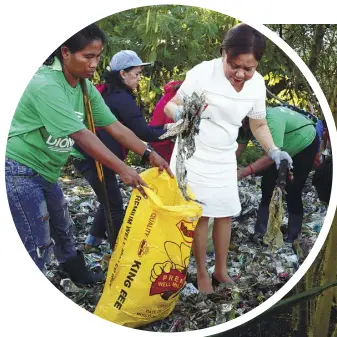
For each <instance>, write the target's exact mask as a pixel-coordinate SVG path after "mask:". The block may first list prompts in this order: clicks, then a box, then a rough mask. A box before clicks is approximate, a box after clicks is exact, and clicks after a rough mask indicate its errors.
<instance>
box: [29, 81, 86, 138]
mask: <svg viewBox="0 0 337 337" xmlns="http://www.w3.org/2000/svg"><path fill="white" fill-rule="evenodd" d="M33 104H34V108H35V109H36V111H38V114H39V116H40V119H41V123H42V124H43V126H44V127H45V128H46V130H47V132H48V133H49V134H50V135H51V136H52V137H55V138H58V137H66V136H68V135H70V134H72V133H74V132H77V131H80V130H82V129H85V128H86V126H85V125H84V124H83V123H82V122H81V121H80V120H79V118H78V117H77V116H76V114H75V111H74V109H73V107H72V106H71V104H70V103H69V100H68V98H67V96H66V94H65V92H64V89H63V88H62V87H61V86H59V85H57V84H54V83H51V84H47V85H43V86H42V87H40V88H39V90H38V91H37V93H36V96H35V101H34V103H33Z"/></svg>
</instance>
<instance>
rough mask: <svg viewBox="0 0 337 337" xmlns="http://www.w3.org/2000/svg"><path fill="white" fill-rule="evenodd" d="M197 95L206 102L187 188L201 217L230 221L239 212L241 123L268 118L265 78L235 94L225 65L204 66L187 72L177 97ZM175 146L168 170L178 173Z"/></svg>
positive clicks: (256, 77)
mask: <svg viewBox="0 0 337 337" xmlns="http://www.w3.org/2000/svg"><path fill="white" fill-rule="evenodd" d="M193 92H196V93H197V94H199V95H200V94H201V92H203V93H204V94H205V96H206V103H207V104H208V106H207V108H206V110H205V111H204V112H203V114H202V120H201V123H200V132H199V135H197V136H196V137H195V143H196V151H195V153H194V155H193V156H192V158H190V159H189V160H187V161H186V162H185V165H186V169H187V181H188V185H189V187H190V188H191V190H192V192H193V193H194V195H195V197H196V199H197V200H200V201H202V202H204V203H205V205H203V206H202V207H203V216H207V217H214V218H220V217H227V216H234V215H237V214H238V213H239V212H240V211H241V205H240V199H239V194H238V185H237V163H236V156H235V151H236V149H237V146H238V145H237V142H236V138H237V136H238V130H239V127H240V126H241V121H242V120H243V118H244V117H246V116H247V115H248V117H249V118H253V119H263V118H265V116H266V106H265V100H266V87H265V83H264V79H263V77H262V76H261V75H260V74H259V73H258V72H255V73H254V76H253V77H252V78H251V79H250V80H249V81H247V82H246V83H245V84H244V87H243V89H242V90H241V91H240V92H237V91H236V90H235V89H234V87H233V86H232V85H231V83H230V82H229V81H228V79H227V78H226V77H225V75H224V71H223V65H222V59H221V58H218V59H215V60H212V61H205V62H202V63H200V64H199V65H197V66H195V67H194V68H193V69H191V70H190V71H188V73H187V75H186V78H185V81H184V82H183V84H182V86H181V87H180V88H179V91H178V95H179V96H180V97H181V98H182V97H183V96H184V95H191V94H192V93H193ZM176 154H177V143H176V144H175V147H174V150H173V154H172V158H171V162H170V167H171V170H172V171H173V172H175V168H176Z"/></svg>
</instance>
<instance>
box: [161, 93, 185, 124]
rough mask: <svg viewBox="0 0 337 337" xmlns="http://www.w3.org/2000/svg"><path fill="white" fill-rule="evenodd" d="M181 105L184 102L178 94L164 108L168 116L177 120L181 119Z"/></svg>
mask: <svg viewBox="0 0 337 337" xmlns="http://www.w3.org/2000/svg"><path fill="white" fill-rule="evenodd" d="M179 106H180V107H182V106H183V102H182V101H181V99H180V98H179V97H178V95H177V94H176V95H175V96H174V97H173V98H172V99H171V100H170V101H169V102H168V103H167V104H166V105H165V108H164V113H165V114H166V116H167V117H169V118H171V119H173V120H174V121H175V122H177V121H178V120H179V119H180V114H181V111H179Z"/></svg>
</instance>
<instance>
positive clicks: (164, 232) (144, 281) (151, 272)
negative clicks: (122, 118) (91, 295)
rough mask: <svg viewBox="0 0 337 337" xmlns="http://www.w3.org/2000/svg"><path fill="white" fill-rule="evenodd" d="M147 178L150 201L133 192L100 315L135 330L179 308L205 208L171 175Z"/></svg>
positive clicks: (147, 175) (145, 174)
mask: <svg viewBox="0 0 337 337" xmlns="http://www.w3.org/2000/svg"><path fill="white" fill-rule="evenodd" d="M141 177H142V178H143V180H144V181H145V182H146V183H147V185H148V186H149V189H148V188H145V190H146V193H147V195H148V198H147V199H144V198H143V197H142V195H141V194H140V193H139V191H138V190H137V189H135V190H133V192H132V195H131V199H130V202H129V205H128V208H127V210H126V214H125V217H124V222H123V225H122V228H121V230H120V232H119V235H118V238H117V242H116V246H115V251H114V253H113V254H112V257H111V260H110V262H109V268H108V274H107V279H106V282H105V286H104V290H103V294H102V296H101V298H100V301H99V303H98V305H97V307H96V310H95V312H94V314H95V315H97V316H99V317H101V318H104V319H106V320H109V321H111V322H114V323H117V324H120V325H124V326H128V327H134V328H135V327H139V326H142V325H146V324H149V323H151V322H154V321H157V320H161V319H164V318H165V317H167V316H168V315H169V314H170V313H171V312H172V310H173V309H174V306H175V304H176V302H177V300H178V297H179V294H180V291H181V290H182V288H183V286H184V283H185V279H186V274H187V266H188V264H189V259H190V254H191V245H192V241H193V233H194V229H195V226H196V224H197V222H198V220H199V218H200V216H201V213H202V208H201V206H200V205H199V204H197V203H195V202H192V201H190V202H188V201H186V200H185V199H184V198H183V196H182V193H181V191H180V190H179V187H178V183H177V180H176V179H175V178H174V179H172V178H170V176H169V175H168V174H167V172H166V171H164V172H163V173H162V174H159V173H158V169H157V168H152V169H149V170H147V171H145V172H143V173H142V174H141ZM189 193H190V192H189ZM190 195H191V196H192V194H191V193H190Z"/></svg>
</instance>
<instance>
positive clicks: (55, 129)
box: [6, 58, 116, 182]
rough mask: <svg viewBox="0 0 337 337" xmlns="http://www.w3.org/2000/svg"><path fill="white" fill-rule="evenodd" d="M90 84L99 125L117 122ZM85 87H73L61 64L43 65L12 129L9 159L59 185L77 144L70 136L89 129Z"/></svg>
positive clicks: (31, 83)
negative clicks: (63, 170) (65, 166)
mask: <svg viewBox="0 0 337 337" xmlns="http://www.w3.org/2000/svg"><path fill="white" fill-rule="evenodd" d="M86 81H87V86H88V94H89V99H90V102H91V106H92V113H93V117H94V121H95V125H96V126H106V125H109V124H111V123H113V122H115V121H116V117H115V116H114V115H113V114H112V113H111V111H110V109H109V107H108V106H107V105H106V104H105V103H104V100H103V99H102V96H101V94H100V93H99V92H98V90H97V89H96V88H95V87H94V86H93V84H92V83H91V82H90V81H89V80H86ZM85 123H86V121H85V110H84V103H83V93H82V89H81V85H80V84H79V83H78V84H77V86H76V87H75V88H73V87H71V86H70V85H69V83H68V82H67V80H66V79H65V77H64V75H63V72H62V67H61V63H60V61H59V60H58V59H57V58H55V62H54V63H53V64H52V65H51V66H45V65H43V66H41V67H40V68H39V70H38V71H37V72H36V73H35V75H34V76H33V78H32V79H31V81H30V82H29V84H28V86H27V88H26V89H25V91H24V93H23V95H22V97H21V99H20V101H19V104H18V106H17V108H16V110H15V113H14V117H13V120H12V124H11V127H10V130H9V139H8V142H7V149H6V156H7V157H9V158H11V159H13V160H15V161H17V162H19V163H21V164H24V165H26V166H28V167H30V168H32V169H34V170H35V171H36V172H37V173H39V174H40V175H41V176H42V177H44V178H45V179H46V180H48V181H50V182H56V181H57V180H58V178H59V176H60V172H61V169H62V167H63V166H64V165H65V163H66V161H67V159H68V157H69V155H70V152H71V150H72V147H73V145H74V141H73V140H72V139H71V138H69V137H68V135H70V134H72V133H74V132H77V131H80V130H82V129H84V128H86V124H85Z"/></svg>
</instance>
